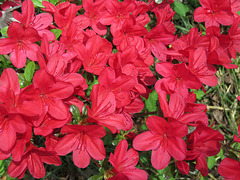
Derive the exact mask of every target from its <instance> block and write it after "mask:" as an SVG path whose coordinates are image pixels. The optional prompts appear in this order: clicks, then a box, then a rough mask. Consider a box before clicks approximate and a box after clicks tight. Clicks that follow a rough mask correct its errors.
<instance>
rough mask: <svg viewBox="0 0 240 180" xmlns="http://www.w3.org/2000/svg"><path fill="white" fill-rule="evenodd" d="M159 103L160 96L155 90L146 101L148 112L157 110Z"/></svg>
mask: <svg viewBox="0 0 240 180" xmlns="http://www.w3.org/2000/svg"><path fill="white" fill-rule="evenodd" d="M157 101H158V94H157V92H156V91H155V90H153V91H152V92H151V93H150V94H149V97H148V99H147V100H146V101H145V105H146V108H147V110H148V112H153V111H156V110H157Z"/></svg>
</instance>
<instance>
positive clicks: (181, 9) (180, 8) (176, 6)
mask: <svg viewBox="0 0 240 180" xmlns="http://www.w3.org/2000/svg"><path fill="white" fill-rule="evenodd" d="M173 10H174V11H175V12H176V13H178V14H180V15H182V16H186V13H187V12H188V11H189V10H190V9H189V7H188V6H186V5H184V4H183V3H180V2H174V3H173Z"/></svg>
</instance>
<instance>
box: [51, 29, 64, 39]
mask: <svg viewBox="0 0 240 180" xmlns="http://www.w3.org/2000/svg"><path fill="white" fill-rule="evenodd" d="M51 32H53V33H54V34H55V39H56V40H57V39H58V38H59V36H60V35H61V33H62V30H60V29H51Z"/></svg>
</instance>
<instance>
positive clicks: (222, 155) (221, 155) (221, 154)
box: [217, 148, 224, 160]
mask: <svg viewBox="0 0 240 180" xmlns="http://www.w3.org/2000/svg"><path fill="white" fill-rule="evenodd" d="M217 157H220V158H221V160H223V159H224V154H223V150H222V148H221V150H220V152H219V153H218V154H217Z"/></svg>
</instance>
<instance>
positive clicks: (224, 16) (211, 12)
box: [194, 0, 233, 28]
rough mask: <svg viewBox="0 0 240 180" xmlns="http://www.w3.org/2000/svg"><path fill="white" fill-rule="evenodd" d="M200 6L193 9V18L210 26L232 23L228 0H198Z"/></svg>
mask: <svg viewBox="0 0 240 180" xmlns="http://www.w3.org/2000/svg"><path fill="white" fill-rule="evenodd" d="M199 2H200V4H201V5H202V7H199V8H197V9H196V10H195V11H194V20H195V21H197V22H205V26H206V28H208V27H210V26H219V24H222V25H224V26H229V25H231V24H232V23H233V13H232V11H231V3H230V0H199Z"/></svg>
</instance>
